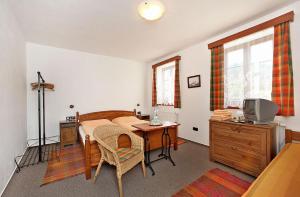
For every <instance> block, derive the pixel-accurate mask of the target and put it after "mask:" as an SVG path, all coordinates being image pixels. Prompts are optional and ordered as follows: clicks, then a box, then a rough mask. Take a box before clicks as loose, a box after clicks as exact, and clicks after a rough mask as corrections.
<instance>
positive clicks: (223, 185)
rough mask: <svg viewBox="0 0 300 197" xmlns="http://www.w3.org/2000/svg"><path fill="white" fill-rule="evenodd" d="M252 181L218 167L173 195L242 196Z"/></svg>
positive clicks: (179, 196)
mask: <svg viewBox="0 0 300 197" xmlns="http://www.w3.org/2000/svg"><path fill="white" fill-rule="evenodd" d="M250 184H251V183H249V182H248V181H244V180H242V179H240V178H238V177H236V176H234V175H231V174H229V173H228V172H225V171H223V170H220V169H218V168H215V169H212V170H210V171H208V172H206V173H205V174H204V175H203V176H201V177H200V178H199V179H197V180H196V181H194V182H193V183H191V184H189V185H188V186H186V187H185V188H183V189H182V190H180V191H179V192H177V193H176V194H174V195H173V197H202V196H209V197H236V196H242V195H243V194H244V193H245V192H246V191H247V189H248V188H249V186H250Z"/></svg>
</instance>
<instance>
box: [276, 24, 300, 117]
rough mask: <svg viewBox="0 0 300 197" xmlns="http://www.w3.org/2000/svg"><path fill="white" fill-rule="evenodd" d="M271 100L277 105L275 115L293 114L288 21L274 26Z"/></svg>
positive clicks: (292, 83) (292, 84)
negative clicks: (277, 108) (277, 109)
mask: <svg viewBox="0 0 300 197" xmlns="http://www.w3.org/2000/svg"><path fill="white" fill-rule="evenodd" d="M272 100H273V101H274V102H275V103H276V104H277V105H278V106H279V111H278V114H277V115H282V116H294V115H295V112H294V82H293V66H292V51H291V42H290V24H289V22H285V23H281V24H279V25H276V26H274V58H273V82H272Z"/></svg>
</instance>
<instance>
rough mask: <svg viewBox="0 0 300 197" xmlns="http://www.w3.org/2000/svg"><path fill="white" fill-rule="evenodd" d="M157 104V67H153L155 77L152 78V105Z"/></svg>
mask: <svg viewBox="0 0 300 197" xmlns="http://www.w3.org/2000/svg"><path fill="white" fill-rule="evenodd" d="M156 105H157V93H156V67H153V78H152V106H153V107H154V106H156Z"/></svg>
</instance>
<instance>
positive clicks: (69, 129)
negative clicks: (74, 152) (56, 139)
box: [59, 121, 77, 148]
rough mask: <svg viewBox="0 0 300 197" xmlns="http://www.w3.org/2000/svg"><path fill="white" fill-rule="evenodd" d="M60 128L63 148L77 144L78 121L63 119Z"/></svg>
mask: <svg viewBox="0 0 300 197" xmlns="http://www.w3.org/2000/svg"><path fill="white" fill-rule="evenodd" d="M59 128H60V145H61V147H62V148H63V147H64V146H65V145H70V144H75V143H76V142H77V132H76V122H75V121H61V122H59Z"/></svg>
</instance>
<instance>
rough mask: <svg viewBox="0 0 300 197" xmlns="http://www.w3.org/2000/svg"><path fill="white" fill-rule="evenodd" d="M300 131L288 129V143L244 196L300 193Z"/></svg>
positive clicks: (283, 196)
mask: <svg viewBox="0 0 300 197" xmlns="http://www.w3.org/2000/svg"><path fill="white" fill-rule="evenodd" d="M299 141H300V132H294V131H291V130H287V131H286V145H285V147H284V148H283V149H282V150H281V152H280V153H279V154H278V155H277V156H276V157H275V159H274V160H273V161H272V162H271V163H270V164H269V165H268V166H267V167H266V169H265V170H264V171H263V172H262V173H261V174H260V175H259V177H258V178H257V179H256V180H255V181H254V182H253V183H252V185H251V186H250V188H249V189H248V190H247V192H246V193H245V194H244V195H243V197H250V196H253V197H256V196H278V197H285V196H299V195H300V159H299V156H300V143H299Z"/></svg>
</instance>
